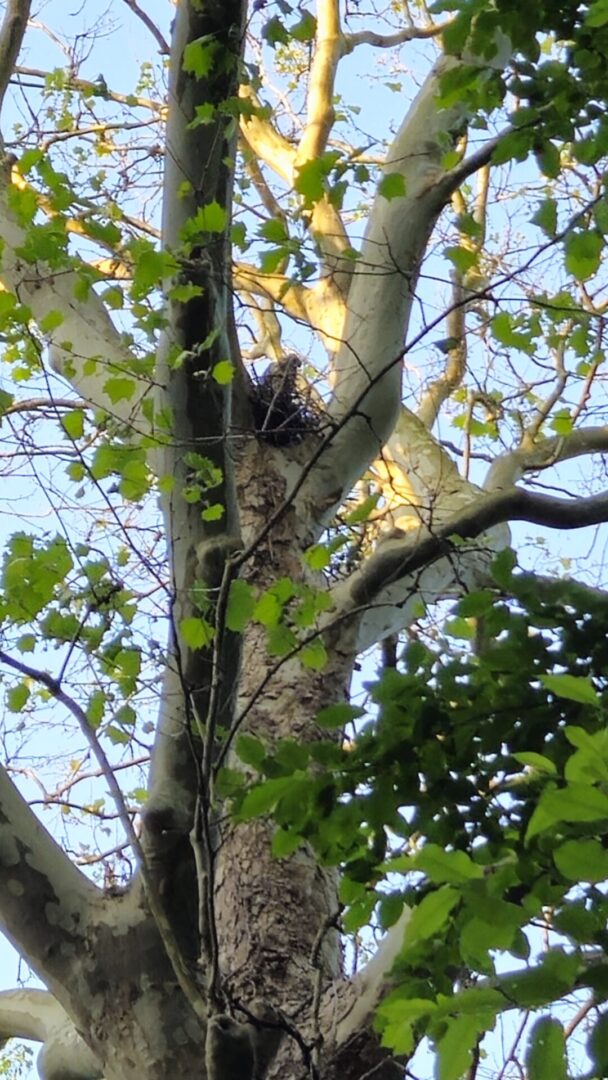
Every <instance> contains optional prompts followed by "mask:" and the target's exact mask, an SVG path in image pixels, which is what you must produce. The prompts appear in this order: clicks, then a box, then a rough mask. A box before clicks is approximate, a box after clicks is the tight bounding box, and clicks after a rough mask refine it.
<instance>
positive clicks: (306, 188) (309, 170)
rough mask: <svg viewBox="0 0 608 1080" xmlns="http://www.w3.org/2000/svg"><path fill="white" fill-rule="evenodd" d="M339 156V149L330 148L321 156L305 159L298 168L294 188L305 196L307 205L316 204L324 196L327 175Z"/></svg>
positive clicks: (304, 199)
mask: <svg viewBox="0 0 608 1080" xmlns="http://www.w3.org/2000/svg"><path fill="white" fill-rule="evenodd" d="M339 158H340V155H339V153H338V152H337V151H334V150H329V151H327V152H326V153H325V154H322V155H321V157H318V158H312V159H311V160H310V161H305V162H304V164H303V165H300V167H299V168H298V169H296V176H295V180H294V188H295V190H296V191H297V192H298V194H299V195H301V196H302V197H303V201H304V205H305V206H306V207H311V206H314V204H315V203H317V202H318V201H319V199H322V198H323V195H324V194H325V191H326V190H327V177H328V176H329V174H330V172H331V170H332V169H333V167H334V165H335V164H336V162H337V161H338V160H339Z"/></svg>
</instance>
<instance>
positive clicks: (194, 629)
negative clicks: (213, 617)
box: [179, 618, 215, 649]
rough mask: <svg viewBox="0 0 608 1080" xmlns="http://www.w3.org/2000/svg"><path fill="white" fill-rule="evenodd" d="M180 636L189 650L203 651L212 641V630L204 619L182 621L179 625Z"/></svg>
mask: <svg viewBox="0 0 608 1080" xmlns="http://www.w3.org/2000/svg"><path fill="white" fill-rule="evenodd" d="M179 629H180V634H181V636H182V638H183V640H184V642H185V644H186V645H188V646H189V648H191V649H205V648H207V646H208V645H210V644H211V642H212V641H213V636H214V633H215V631H214V629H213V627H212V626H211V625H210V624H209V623H208V622H207V621H206V619H196V618H188V619H182V621H181V622H180V624H179Z"/></svg>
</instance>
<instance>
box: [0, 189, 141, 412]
mask: <svg viewBox="0 0 608 1080" xmlns="http://www.w3.org/2000/svg"><path fill="white" fill-rule="evenodd" d="M0 236H1V237H2V239H3V241H4V247H3V253H2V267H1V269H0V275H1V278H2V281H3V283H4V286H5V288H7V289H8V290H9V291H10V292H12V293H13V294H14V295H15V296H16V297H17V299H18V300H19V301H20V303H22V304H25V305H26V306H27V307H28V308H29V309H30V311H31V313H32V318H33V319H35V321H36V322H38V323H42V324H43V325H44V320H45V318H48V317H49V316H53V315H55V314H57V313H60V314H61V315H62V321H61V323H60V325H58V326H56V327H55V328H54V329H53V330H50V331H48V332H46V333H45V335H44V336H45V339H46V343H47V345H48V348H49V355H50V359H51V364H52V366H53V367H54V368H55V369H56V370H57V371H59V372H60V373H61V374H62V375H63V376H64V377H65V378H66V379H67V380H68V381H69V382H70V384H71V385H72V386H73V387H74V388H75V389H76V390H77V391H78V392H79V394H80V395H81V396H82V397H83V398H85V399H86V400H87V401H88V402H90V403H91V404H92V405H93V406H94V407H96V408H101V409H104V410H105V411H106V412H108V413H110V414H111V415H113V416H116V417H118V419H119V420H121V421H122V422H123V423H127V424H129V425H131V426H138V425H141V426H143V427H144V428H146V427H147V422H146V421H145V419H144V418H143V416H142V413H141V406H142V404H143V401H144V400H145V399H146V398H147V397H148V396H149V394H150V391H151V383H150V380H149V378H148V377H147V376H145V375H144V374H143V373H142V372H141V369H140V371H139V372H138V366H137V362H136V360H135V358H134V356H133V353H132V352H131V351H130V349H128V348H127V347H126V346H125V345H124V344H123V341H122V339H121V336H120V334H119V333H118V331H117V330H116V327H115V326H114V324H113V322H112V320H111V319H110V316H109V315H108V313H107V311H106V308H105V306H104V304H103V302H102V301H101V300H100V298H99V297H98V296H97V294H96V293H95V292H94V290H93V289H92V288H90V287H89V289H88V291H87V294H86V296H85V297H83V296H82V281H83V279H82V276H81V275H79V273H78V271H77V270H70V269H65V270H63V271H62V272H59V273H58V272H57V271H53V270H51V269H50V268H49V267H48V266H46V265H45V264H44V263H42V262H36V263H30V262H26V260H25V259H23V258H21V257H20V255H19V254H18V253H19V250H20V248H21V247H23V246H25V245H26V242H27V236H26V234H25V231H24V230H23V229H22V228H21V227H20V226H19V225H18V224H17V222H16V221H15V219H14V217H13V215H12V214H11V212H10V210H9V208H8V205H7V201H6V195H5V193H4V192H3V193H2V194H0ZM74 263H75V264H76V263H77V260H74ZM83 269H84V265H83ZM79 285H80V286H81V288H80V290H79V289H78V286H79ZM91 361H93V363H91ZM117 375H118V376H125V377H127V378H129V379H132V380H133V394H132V396H131V397H130V398H129V399H128V400H126V399H124V398H123V399H121V400H119V401H117V402H114V403H113V402H112V401H111V399H110V397H109V396H108V393H107V391H106V389H105V387H106V385H107V383H108V380H109V379H111V378H113V377H115V376H117Z"/></svg>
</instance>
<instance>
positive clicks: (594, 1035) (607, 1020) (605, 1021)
mask: <svg viewBox="0 0 608 1080" xmlns="http://www.w3.org/2000/svg"><path fill="white" fill-rule="evenodd" d="M606 6H607V8H608V3H607V5H606ZM606 21H607V22H608V17H607V20H606ZM587 1053H588V1054H589V1057H590V1058H591V1060H592V1062H593V1064H594V1069H593V1073H594V1075H595V1076H602V1077H603V1076H607V1075H608V1014H607V1013H602V1015H601V1016H598V1018H597V1020H596V1022H595V1026H594V1028H593V1031H592V1032H591V1034H590V1036H589V1042H588V1045H587Z"/></svg>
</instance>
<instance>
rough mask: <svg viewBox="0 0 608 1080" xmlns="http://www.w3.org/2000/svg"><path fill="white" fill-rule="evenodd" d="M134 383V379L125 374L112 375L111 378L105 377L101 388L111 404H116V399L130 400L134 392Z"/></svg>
mask: <svg viewBox="0 0 608 1080" xmlns="http://www.w3.org/2000/svg"><path fill="white" fill-rule="evenodd" d="M136 385H137V384H136V382H135V379H130V378H128V377H127V376H126V375H114V376H112V378H111V379H106V381H105V383H104V384H103V389H104V393H106V394H107V395H108V397H109V399H110V401H111V402H112V405H116V403H117V401H130V400H131V398H132V397H133V394H134V393H135V389H136Z"/></svg>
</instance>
